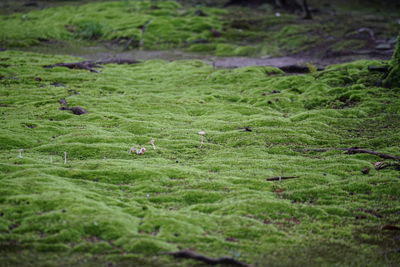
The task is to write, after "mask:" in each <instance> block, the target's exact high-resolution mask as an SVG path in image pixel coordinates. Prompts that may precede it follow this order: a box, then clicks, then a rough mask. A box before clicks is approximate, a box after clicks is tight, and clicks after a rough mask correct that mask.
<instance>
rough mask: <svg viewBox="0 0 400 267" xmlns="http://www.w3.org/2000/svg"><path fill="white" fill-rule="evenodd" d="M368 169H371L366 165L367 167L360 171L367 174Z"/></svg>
mask: <svg viewBox="0 0 400 267" xmlns="http://www.w3.org/2000/svg"><path fill="white" fill-rule="evenodd" d="M370 170H371V169H370V168H368V167H367V168H364V169H362V170H361V172H362V173H363V174H368V173H369V171H370Z"/></svg>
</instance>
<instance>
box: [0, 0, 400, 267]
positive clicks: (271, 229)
mask: <svg viewBox="0 0 400 267" xmlns="http://www.w3.org/2000/svg"><path fill="white" fill-rule="evenodd" d="M118 4H120V3H118ZM78 60H79V59H77V58H72V57H61V56H46V55H41V54H34V53H23V52H14V51H5V52H1V53H0V61H1V62H2V64H4V66H7V67H1V69H0V75H1V76H0V77H1V79H0V86H1V87H0V94H1V95H0V100H1V102H0V112H1V115H2V116H1V124H0V125H1V127H0V129H1V130H0V144H1V145H0V172H1V176H0V251H1V256H0V259H1V262H6V263H9V264H11V265H21V264H23V263H25V262H26V261H29V260H38V261H40V262H42V263H43V264H46V262H47V263H50V264H52V265H54V264H58V263H59V261H60V260H62V259H64V258H65V257H66V256H63V255H69V256H68V258H69V259H68V260H66V261H65V262H64V264H69V263H71V264H76V263H77V262H78V263H79V262H80V261H81V260H82V259H85V261H86V262H88V264H89V263H93V264H96V263H97V262H101V263H102V264H104V263H108V262H114V263H120V264H125V263H126V262H128V263H130V264H132V263H135V264H138V265H141V264H144V265H146V266H148V265H150V266H151V264H154V265H155V266H169V265H172V266H177V265H178V266H180V265H182V266H192V265H193V264H194V262H192V261H181V260H178V261H177V260H176V259H172V258H171V257H169V256H165V255H162V254H160V253H161V252H165V251H176V250H178V249H180V248H192V249H196V250H197V251H199V252H201V253H204V254H206V255H209V256H214V257H220V256H230V257H235V258H237V259H239V260H242V261H244V262H248V263H252V264H261V265H263V264H268V265H272V266H275V265H277V266H279V265H280V264H277V262H282V264H283V265H284V264H288V265H290V264H295V263H299V262H304V263H305V262H308V263H309V264H310V265H312V266H321V265H332V264H334V263H338V264H341V265H349V266H350V265H353V264H355V263H357V264H360V265H365V266H368V265H375V266H377V265H382V264H383V265H385V264H386V263H387V262H390V263H396V262H398V261H399V256H398V253H397V254H396V253H392V251H393V249H394V248H397V247H396V245H393V244H395V243H393V242H394V238H395V236H394V235H390V233H386V232H382V231H380V230H379V229H380V227H381V226H383V225H385V224H391V225H398V224H399V217H398V212H399V207H400V204H399V203H400V199H399V196H400V180H399V172H398V171H396V170H394V169H390V168H388V169H385V170H381V171H377V170H375V169H374V167H373V163H375V162H377V161H382V159H381V158H379V157H376V156H373V155H366V154H356V155H348V154H344V153H342V152H340V151H329V152H324V153H318V152H305V153H301V152H296V151H294V149H296V148H315V147H353V146H357V147H365V148H369V149H372V150H377V151H380V152H386V153H391V154H395V155H399V150H398V147H399V146H400V134H399V133H400V131H399V130H400V129H399V125H400V123H399V122H400V110H399V107H400V100H399V97H398V92H397V91H396V89H394V90H393V89H385V88H381V87H376V86H375V85H374V84H375V83H376V81H378V80H379V79H380V75H379V74H377V75H375V74H371V73H370V72H369V71H368V69H367V67H368V65H370V64H371V65H376V64H377V63H379V62H371V61H358V62H354V63H350V64H343V65H336V66H332V67H330V68H328V69H327V70H325V71H323V72H316V73H313V74H310V75H304V76H284V74H283V73H282V71H280V70H279V69H276V68H270V67H247V68H240V69H232V70H226V69H225V70H217V69H214V68H213V67H212V66H210V65H208V64H205V63H204V62H201V61H175V62H166V61H160V60H152V61H146V62H143V63H139V64H136V65H112V64H110V65H105V66H104V68H102V69H101V72H100V73H91V72H88V71H84V70H69V69H67V68H61V67H59V68H54V69H46V68H43V67H42V66H43V65H48V64H54V63H58V62H68V61H69V62H72V61H78ZM2 66H3V65H2ZM39 78H40V79H39ZM54 83H62V84H63V86H54ZM274 90H275V92H273V91H274ZM277 91H279V92H277ZM77 93H78V94H77ZM60 98H66V99H67V101H68V102H69V103H70V104H71V105H80V106H82V107H84V108H85V109H87V110H88V112H89V113H88V114H85V115H81V116H76V115H73V114H71V113H69V112H68V111H63V110H59V107H60V104H59V103H58V100H59V99H60ZM244 127H250V128H251V131H246V130H245V128H244ZM199 131H205V132H206V134H205V135H204V140H203V143H202V142H201V136H200V135H198V132H199ZM152 138H154V139H155V144H156V147H157V150H153V147H152V146H151V145H150V144H149V143H148V142H149V141H150V140H151V139H152ZM142 146H144V147H146V148H147V152H146V153H145V154H144V155H136V154H135V153H134V154H129V153H128V151H129V150H130V148H132V147H136V148H140V147H142ZM19 149H23V152H22V154H21V156H22V157H19V153H20V152H19ZM64 152H67V162H66V163H65V162H64V161H65V159H64ZM364 168H370V172H369V173H368V174H363V173H362V172H361V171H362V170H363V169H364ZM274 176H300V177H299V178H296V179H291V180H284V181H280V182H279V181H278V182H267V181H266V180H265V179H266V178H269V177H274ZM389 244H392V245H390V246H389ZM340 246H342V247H344V248H345V249H336V248H338V247H340ZM317 248H318V249H317ZM332 250H335V252H333V251H332ZM385 253H386V254H385ZM16 255H18V257H17V256H16ZM55 255H60V256H59V257H58V258H56V257H55ZM383 255H386V257H384V256H383Z"/></svg>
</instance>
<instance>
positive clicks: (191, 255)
mask: <svg viewBox="0 0 400 267" xmlns="http://www.w3.org/2000/svg"><path fill="white" fill-rule="evenodd" d="M164 254H167V255H171V256H174V257H175V258H184V259H193V260H198V261H202V262H204V263H206V264H209V265H217V264H227V265H231V266H241V267H250V266H251V265H249V264H246V263H243V262H240V261H238V260H235V259H233V258H228V257H221V258H210V257H207V256H204V255H201V254H199V253H197V252H194V251H192V250H181V251H177V252H166V253H164Z"/></svg>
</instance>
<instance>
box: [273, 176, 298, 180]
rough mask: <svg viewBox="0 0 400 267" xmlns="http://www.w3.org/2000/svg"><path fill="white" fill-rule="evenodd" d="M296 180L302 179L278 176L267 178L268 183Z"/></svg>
mask: <svg viewBox="0 0 400 267" xmlns="http://www.w3.org/2000/svg"><path fill="white" fill-rule="evenodd" d="M294 178H300V176H277V177H271V178H267V179H266V180H267V181H280V180H287V179H294Z"/></svg>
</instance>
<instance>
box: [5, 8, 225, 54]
mask: <svg viewBox="0 0 400 267" xmlns="http://www.w3.org/2000/svg"><path fill="white" fill-rule="evenodd" d="M70 14H74V16H70ZM207 14H208V16H207V17H200V16H195V15H193V14H191V13H184V12H182V6H181V5H180V4H178V3H177V2H173V1H165V2H164V1H162V2H158V3H156V4H155V5H153V4H152V3H151V1H129V2H120V1H117V2H103V3H91V4H85V5H79V6H63V7H56V8H48V9H44V10H40V11H32V12H29V13H27V14H18V13H17V14H12V15H8V16H1V17H0V27H1V28H2V29H5V30H4V31H1V33H0V43H1V44H2V45H6V46H29V45H33V44H37V43H39V42H41V41H43V40H70V39H72V38H84V39H99V38H100V39H102V40H114V39H119V40H126V41H128V40H130V39H134V40H141V42H142V43H143V45H144V47H145V48H148V49H155V48H158V49H160V48H169V47H177V46H182V45H183V44H184V43H185V42H187V41H191V40H197V39H202V38H210V30H211V28H214V29H219V28H221V25H222V24H221V22H220V21H219V19H218V17H219V16H220V14H221V11H219V10H216V9H207ZM145 24H146V25H147V27H146V31H145V33H144V34H143V35H142V33H141V30H140V28H141V27H142V26H143V25H145ZM138 43H139V42H138Z"/></svg>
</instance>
